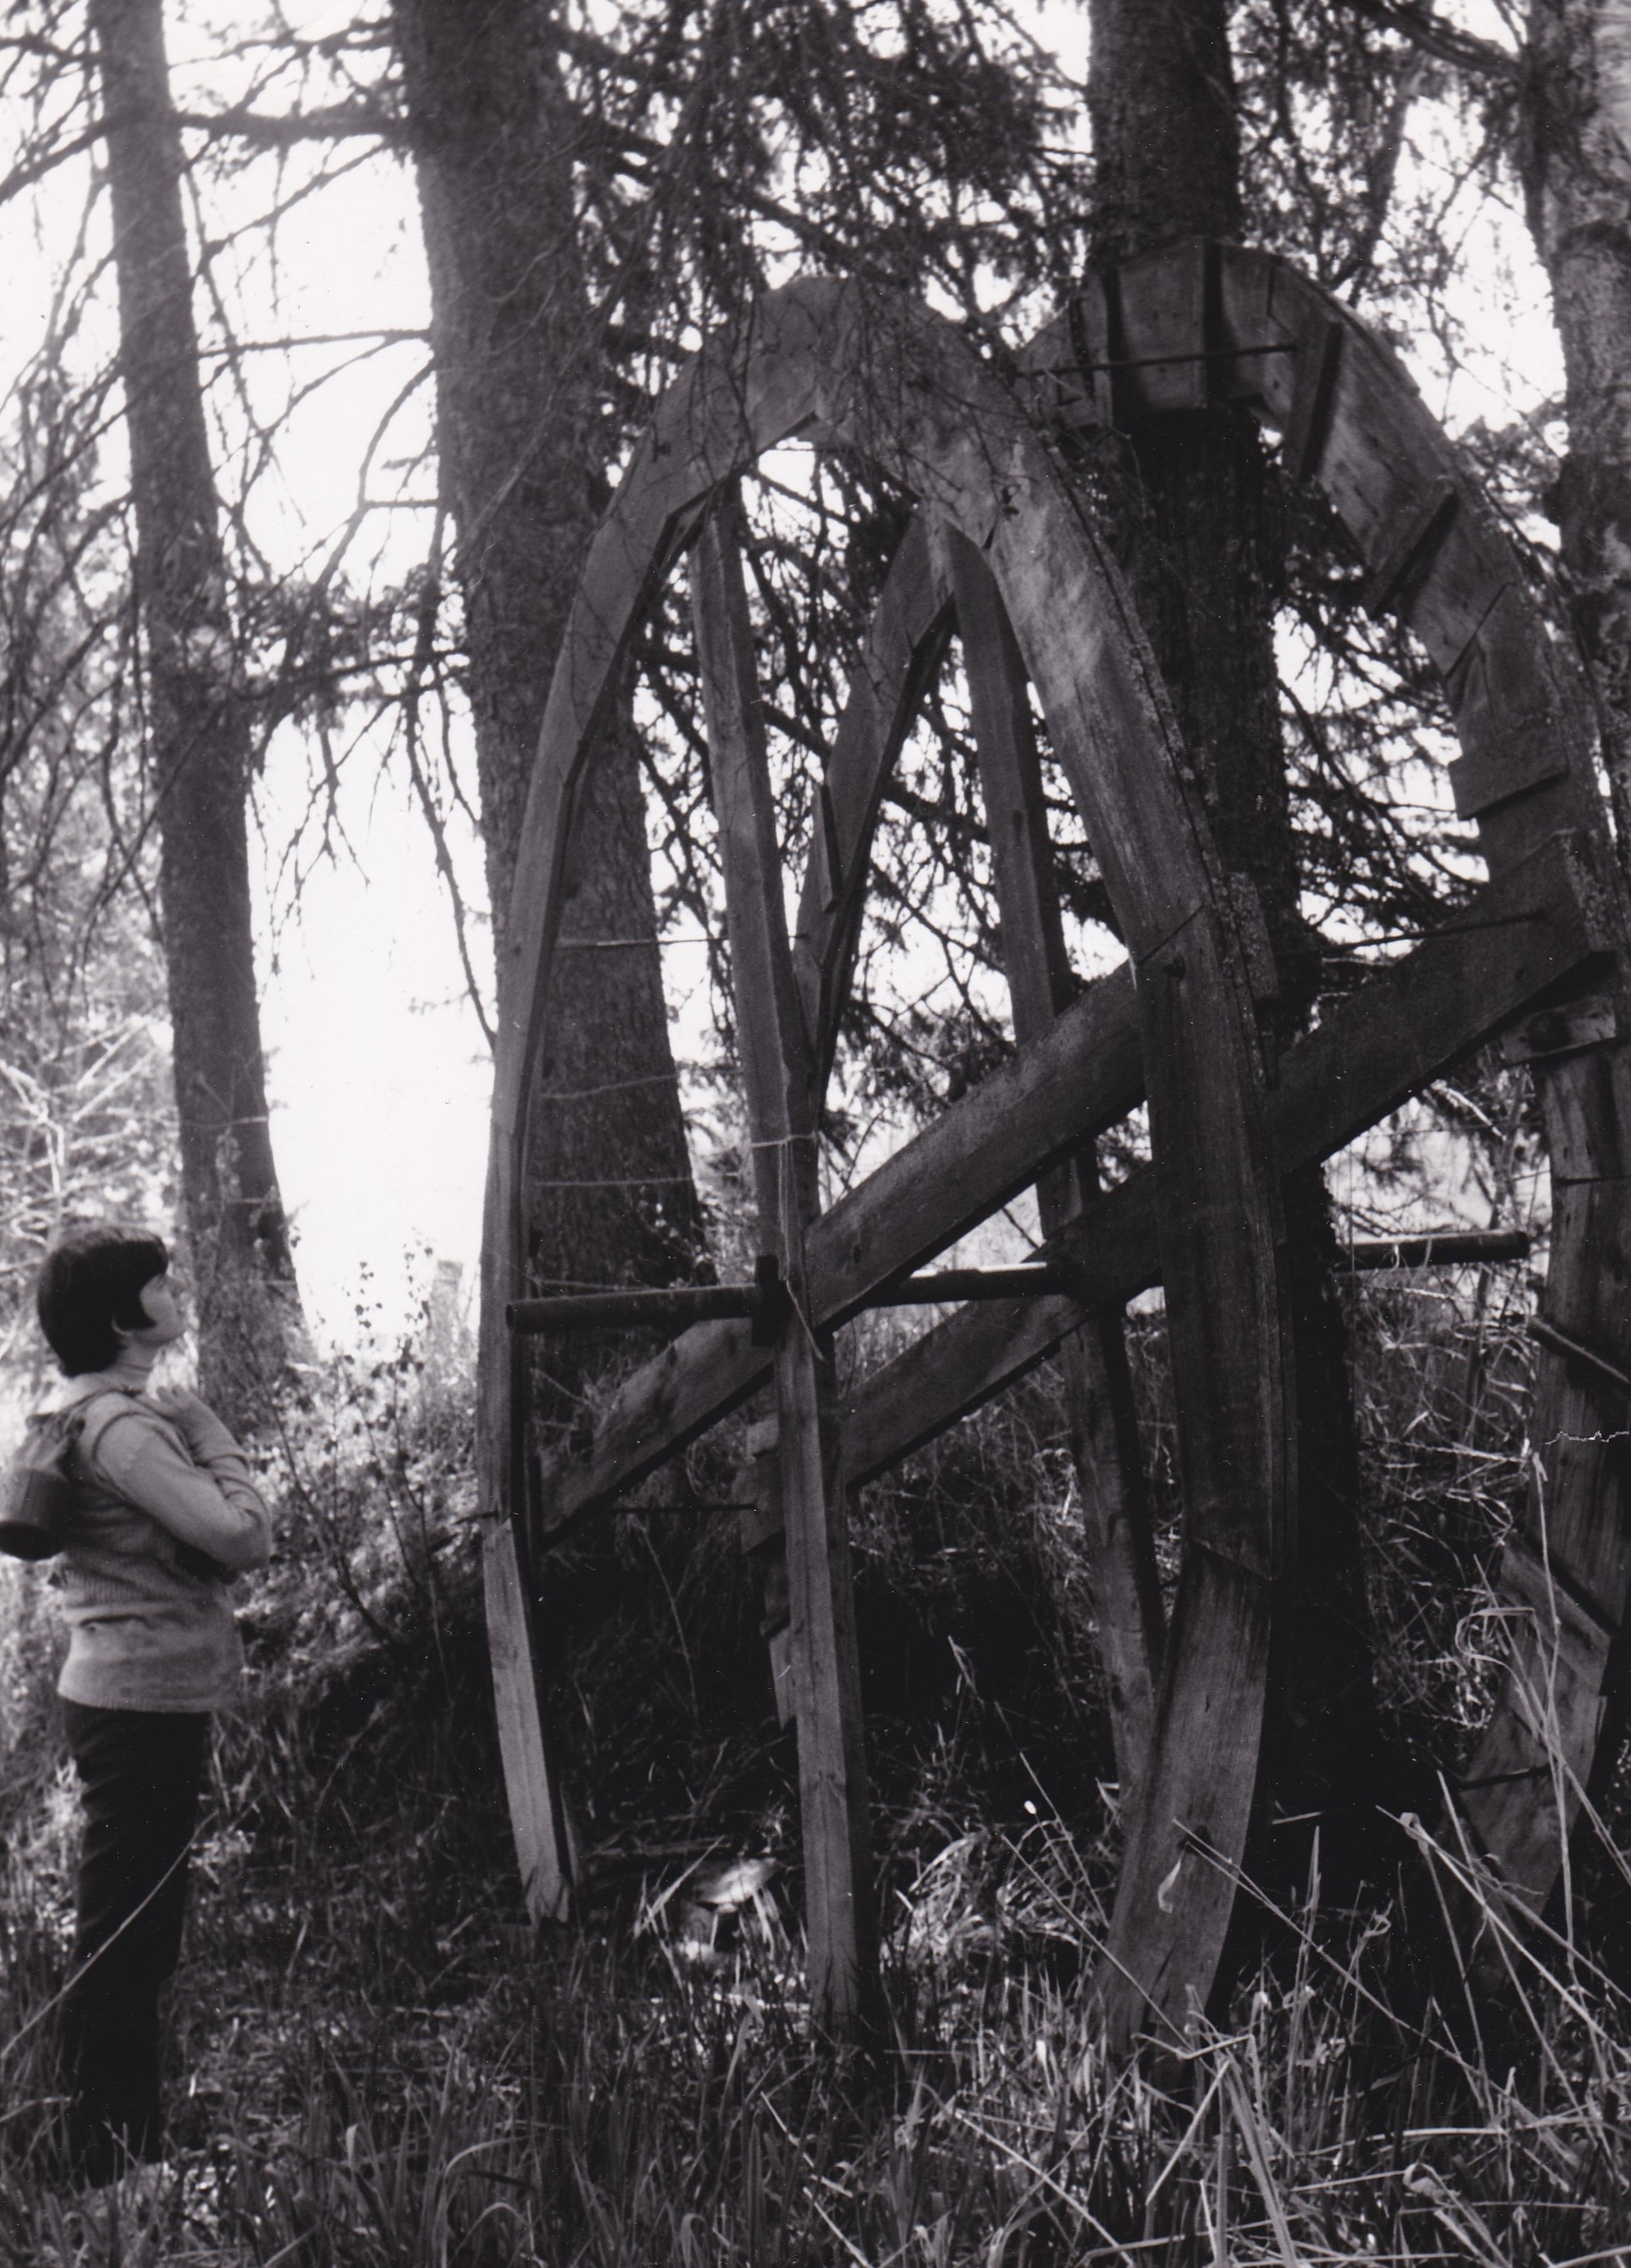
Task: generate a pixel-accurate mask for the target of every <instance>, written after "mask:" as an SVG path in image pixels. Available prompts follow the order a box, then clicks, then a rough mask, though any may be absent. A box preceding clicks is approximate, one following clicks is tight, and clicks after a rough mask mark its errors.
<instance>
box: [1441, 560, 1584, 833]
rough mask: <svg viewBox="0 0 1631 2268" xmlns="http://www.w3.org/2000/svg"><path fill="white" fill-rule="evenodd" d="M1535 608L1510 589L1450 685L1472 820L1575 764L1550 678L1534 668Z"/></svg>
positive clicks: (1462, 805)
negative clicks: (1531, 618)
mask: <svg viewBox="0 0 1631 2268" xmlns="http://www.w3.org/2000/svg"><path fill="white" fill-rule="evenodd" d="M1529 611H1530V610H1529V608H1528V604H1527V601H1526V600H1525V598H1524V593H1522V592H1521V591H1520V590H1518V589H1517V587H1516V586H1514V585H1509V587H1508V588H1507V589H1505V590H1503V591H1502V593H1501V594H1500V597H1499V598H1498V599H1497V600H1496V601H1495V603H1494V606H1493V607H1492V608H1491V609H1490V611H1489V613H1488V614H1487V615H1486V616H1485V618H1484V620H1483V622H1481V623H1480V627H1479V630H1478V631H1477V633H1476V635H1475V636H1474V637H1472V639H1471V640H1470V641H1469V643H1468V645H1467V648H1466V650H1465V653H1464V654H1463V655H1462V656H1461V658H1460V659H1459V660H1458V662H1457V663H1456V665H1455V667H1454V668H1453V669H1452V671H1451V672H1450V676H1449V678H1448V680H1447V685H1446V689H1447V690H1448V692H1449V694H1450V701H1451V703H1452V705H1453V706H1454V709H1455V711H1456V730H1457V733H1458V735H1459V737H1460V740H1461V747H1462V754H1461V755H1459V756H1458V757H1457V758H1456V760H1455V762H1453V763H1452V764H1451V765H1450V785H1451V787H1452V789H1453V790H1454V792H1455V799H1456V809H1457V811H1458V812H1459V813H1460V814H1461V816H1462V817H1463V818H1464V819H1471V818H1475V817H1476V816H1477V815H1478V814H1480V812H1485V811H1487V810H1489V809H1490V808H1491V807H1492V806H1494V805H1495V804H1498V803H1502V802H1505V801H1506V800H1507V799H1509V797H1512V796H1515V795H1522V794H1524V792H1526V791H1527V790H1528V789H1530V788H1532V787H1538V786H1539V785H1541V784H1543V783H1545V782H1546V781H1547V780H1554V779H1561V777H1563V776H1564V775H1565V774H1566V773H1567V772H1568V770H1569V768H1570V764H1571V762H1572V760H1573V749H1572V747H1571V743H1570V738H1569V735H1568V732H1567V730H1566V729H1565V728H1564V720H1563V718H1562V717H1561V714H1560V710H1559V705H1558V703H1557V699H1556V696H1555V693H1554V688H1553V686H1552V684H1551V682H1550V680H1549V677H1548V678H1541V679H1539V681H1538V680H1537V678H1536V675H1535V673H1534V672H1533V670H1532V669H1531V667H1530V666H1529V656H1528V654H1527V653H1526V652H1525V651H1524V647H1525V643H1526V642H1525V639H1524V634H1523V633H1524V628H1525V627H1526V622H1525V619H1524V618H1525V617H1527V615H1528V614H1529Z"/></svg>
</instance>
